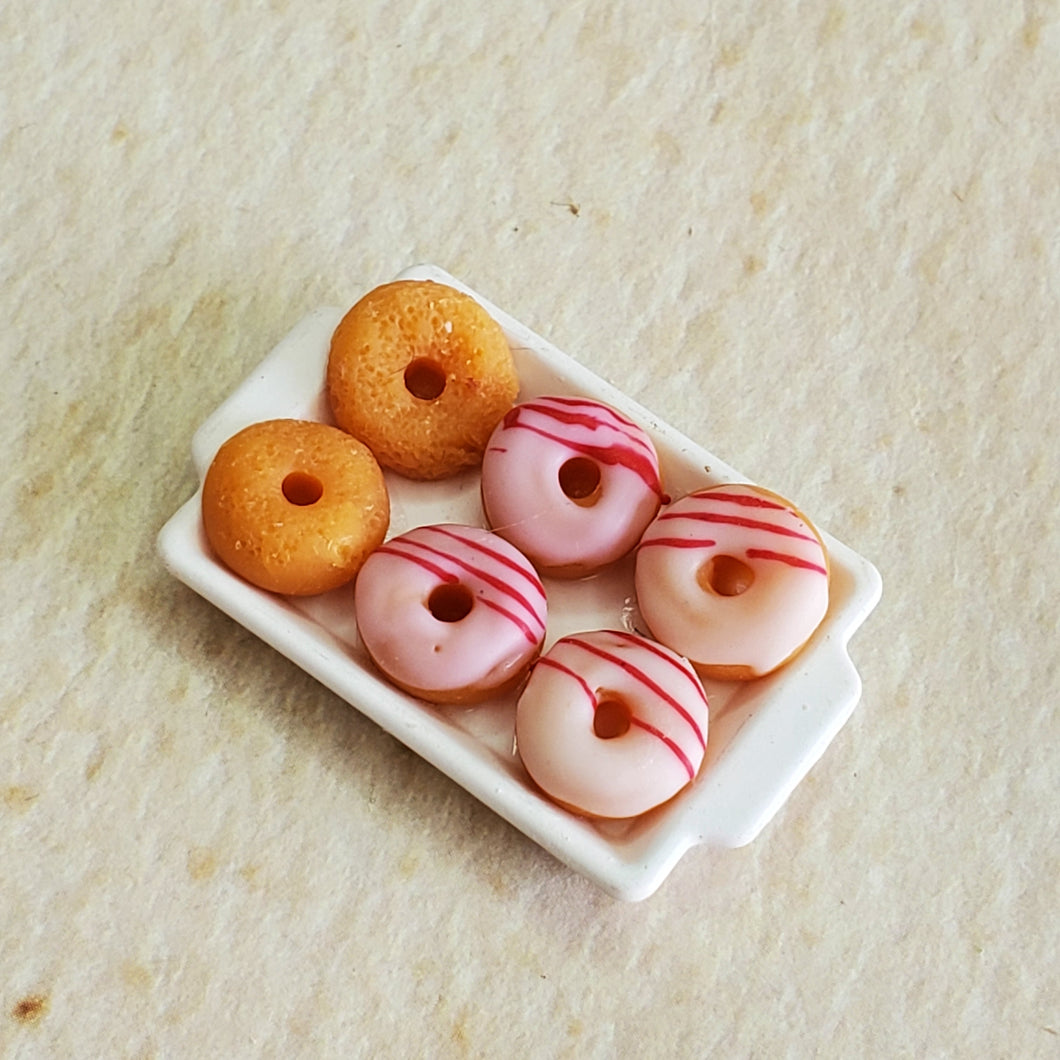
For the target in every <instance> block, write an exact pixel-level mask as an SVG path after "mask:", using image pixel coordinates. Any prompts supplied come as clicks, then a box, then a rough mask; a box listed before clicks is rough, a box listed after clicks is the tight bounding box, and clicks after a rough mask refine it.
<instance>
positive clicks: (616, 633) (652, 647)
mask: <svg viewBox="0 0 1060 1060" xmlns="http://www.w3.org/2000/svg"><path fill="white" fill-rule="evenodd" d="M609 632H610V633H611V635H612V636H613V637H618V638H619V639H620V640H624V641H626V643H627V644H632V645H634V646H635V647H640V648H644V649H646V650H647V651H650V652H651V653H652V655H655V656H656V657H657V658H659V659H662V661H663V662H665V663H669V664H670V665H671V666H672V667H673V668H674V669H675V670H676V671H677V672H678V673H679V674H680V675H681V676H682V677H683V678H684V679H685V680H686V681H687V682H688V683H689V684H690V685H691V686H692V690H693V691H694V692H695V693H696V696H697V697H698V698H699V699H701V700H703V706H705V707H706V708H707V709H708V710H709V709H710V702H709V701H708V699H707V693H706V692H705V691H704V689H703V686H702V685H701V684H700V683H699V680H698V679H697V678H696V676H695V675H694V674H693V673H692V671H691V670H690V669H688V668H687V667H685V666H682V665H681V661H680V660H679V659H675V658H674V656H673V655H671V654H670V653H669V652H667V651H664V650H663V648H662V647H661V646H660V645H658V644H656V643H655V641H653V640H647V639H646V638H645V637H638V636H637V635H636V634H635V633H630V632H628V631H627V630H624V629H612V630H609Z"/></svg>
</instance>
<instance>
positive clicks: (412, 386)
mask: <svg viewBox="0 0 1060 1060" xmlns="http://www.w3.org/2000/svg"><path fill="white" fill-rule="evenodd" d="M405 389H406V390H407V391H408V392H409V393H410V394H411V395H412V396H413V397H414V398H419V399H420V400H421V401H434V399H435V398H438V397H441V395H442V391H443V390H445V369H444V368H443V367H442V366H441V365H440V364H439V363H438V362H437V361H432V360H431V358H430V357H416V358H414V359H413V360H411V361H409V365H408V367H407V368H406V369H405Z"/></svg>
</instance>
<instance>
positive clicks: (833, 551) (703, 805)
mask: <svg viewBox="0 0 1060 1060" xmlns="http://www.w3.org/2000/svg"><path fill="white" fill-rule="evenodd" d="M401 278H410V279H433V280H437V281H440V282H443V283H448V284H450V285H451V286H454V287H458V288H460V289H462V290H465V291H468V293H469V294H471V295H473V296H474V297H475V298H477V299H478V301H479V302H481V303H482V305H483V306H484V307H485V308H486V309H487V310H488V311H489V312H490V313H491V314H492V315H493V317H494V318H495V319H496V320H497V321H498V322H499V323H500V324H501V326H502V327H503V328H504V331H505V333H506V335H507V337H508V342H509V343H510V345H511V347H512V351H513V354H514V356H515V361H516V367H517V369H518V372H519V378H520V384H521V390H520V399H525V398H529V397H534V396H539V395H542V394H546V393H549V394H556V393H567V394H577V395H582V396H591V397H594V398H598V399H600V400H602V401H605V402H607V403H608V404H610V405H612V406H614V407H615V408H617V409H620V410H621V411H623V412H625V413H626V415H628V416H630V417H631V418H632V419H634V420H635V421H637V422H638V423H640V424H641V426H643V427H644V428H645V429H646V430H647V431H648V432H649V434H650V435H651V436H652V439H653V441H654V442H655V445H656V447H657V448H658V451H659V456H660V461H661V465H662V473H663V482H664V486H665V488H666V489H667V491H668V492H669V493H670V494H671V495H672V496H673V497H674V498H675V499H676V498H677V497H680V496H682V495H683V494H685V493H687V492H689V491H690V490H692V489H695V488H697V487H700V486H704V485H709V484H714V483H719V482H731V481H746V480H745V479H744V477H743V476H741V475H739V474H738V473H737V472H736V471H734V470H733V469H732V468H730V467H728V466H727V465H726V464H725V463H723V462H722V461H721V460H719V459H718V458H717V457H716V456H713V455H712V454H711V453H708V452H707V451H706V450H705V449H702V448H701V447H700V446H698V445H696V444H694V443H693V442H691V441H689V440H688V439H687V438H685V437H683V436H682V435H681V434H679V433H678V432H677V431H675V430H673V429H672V428H671V427H669V426H667V425H666V424H665V423H662V422H661V421H660V420H659V419H658V418H657V417H656V416H654V415H653V414H652V413H651V412H649V411H648V410H647V409H645V408H643V407H641V406H640V405H638V404H637V403H636V402H634V401H632V400H631V399H630V398H628V397H627V396H625V395H624V394H622V393H621V392H620V391H619V390H617V389H616V388H615V387H613V386H611V385H610V384H609V383H607V382H605V381H604V380H602V379H600V378H599V377H598V376H596V375H594V374H593V373H592V372H590V371H588V370H587V369H586V368H584V367H582V366H581V365H579V364H578V363H576V362H575V361H573V360H571V359H570V358H569V357H567V356H566V355H565V354H563V353H561V352H560V351H559V350H557V349H556V348H555V347H554V346H552V345H550V344H549V343H548V342H546V341H545V340H544V339H542V338H540V337H539V336H537V335H535V334H534V333H533V332H531V331H530V330H529V329H527V328H526V327H524V326H523V325H522V324H520V323H519V322H518V321H516V320H513V319H512V318H511V317H510V316H508V314H506V313H504V312H503V311H502V310H500V309H498V308H497V307H496V306H493V305H491V304H490V303H489V302H488V301H486V300H485V299H483V298H481V297H480V296H479V295H477V294H476V293H475V292H474V291H470V290H469V289H468V288H467V287H466V286H465V285H464V284H461V283H460V282H459V281H458V280H456V279H454V278H453V277H452V276H449V275H448V274H447V273H445V272H443V271H442V270H440V269H437V268H434V267H433V266H418V267H416V268H413V269H409V270H408V271H406V272H404V273H402V274H401ZM343 312H344V310H342V309H330V308H328V309H319V310H316V311H315V312H313V313H310V314H309V316H307V317H306V318H305V319H303V320H302V321H301V322H300V323H299V324H298V325H297V326H296V327H295V328H294V330H293V331H291V333H290V334H289V335H288V336H287V337H286V338H285V339H283V341H282V342H280V344H279V345H278V346H277V347H276V348H275V349H274V350H273V351H272V352H271V353H270V354H269V355H268V356H267V357H266V358H265V360H264V361H262V362H261V364H260V365H259V366H258V367H257V368H256V369H255V371H254V372H253V373H252V374H251V375H250V377H249V378H247V379H246V380H245V381H244V382H243V383H242V385H240V386H239V388H238V389H237V390H236V391H235V392H234V393H233V394H232V395H231V397H229V398H228V400H227V401H225V402H224V403H223V404H222V405H221V406H220V408H218V409H217V410H216V411H215V412H214V413H213V415H211V416H210V417H209V418H207V419H206V421H205V422H204V423H203V424H202V426H201V427H200V428H199V430H198V431H197V432H196V434H195V436H194V438H193V440H192V457H193V460H194V464H195V468H196V470H197V472H198V475H199V479H200V483H201V480H202V478H203V476H204V475H205V473H206V469H207V468H208V467H209V464H210V461H211V460H212V459H213V456H214V453H216V451H217V449H218V447H219V446H220V445H221V443H222V442H223V441H224V440H225V439H226V438H228V437H229V436H230V435H232V434H234V433H235V432H236V431H238V430H240V429H241V428H242V427H244V426H246V425H247V424H249V423H253V422H255V421H258V420H264V419H270V418H274V417H284V416H287V417H300V418H305V419H319V420H324V421H329V420H330V414H329V411H328V407H327V401H326V399H325V396H324V392H323V380H324V369H325V364H326V361H327V355H328V347H329V342H330V339H331V334H332V332H333V331H334V329H335V327H336V325H337V324H338V322H339V320H340V319H341V317H342V315H343ZM763 484H764V485H768V483H763ZM388 486H389V489H390V497H391V509H392V514H391V525H390V535H391V536H393V535H395V534H399V533H402V532H404V531H405V530H408V529H410V528H412V527H414V526H419V525H423V524H425V523H434V522H462V523H468V524H474V525H479V526H484V525H485V521H484V518H483V514H482V508H481V504H480V500H479V486H478V474H477V472H469V473H466V474H463V475H461V476H458V477H457V478H454V479H449V480H446V481H444V482H439V483H415V482H411V481H409V480H407V479H402V478H400V477H399V476H391V475H388ZM199 505H200V494H199V493H196V494H195V496H194V497H192V498H191V499H190V500H189V501H188V502H187V503H186V504H185V505H184V506H183V507H181V508H180V509H179V510H178V511H177V512H176V514H175V515H174V516H173V517H172V518H171V519H170V520H169V522H167V523H166V525H165V527H164V528H163V529H162V531H161V533H160V534H159V538H158V548H159V552H160V555H161V557H162V559H163V561H164V562H165V564H166V566H167V567H168V568H169V570H170V571H171V572H172V573H173V574H174V575H175V576H176V577H177V578H179V579H180V580H181V581H183V582H185V583H186V584H187V585H189V586H190V587H191V588H192V589H194V590H195V591H196V592H198V593H200V594H201V595H202V596H204V597H205V598H206V599H207V600H209V601H210V602H211V603H213V604H214V605H216V606H217V607H218V608H220V609H221V610H222V611H224V612H226V613H227V614H228V615H230V616H231V617H232V618H234V619H235V620H236V621H237V622H240V623H241V624H242V625H243V626H245V627H246V628H247V629H248V630H250V631H251V632H253V633H255V634H256V635H257V636H259V637H260V638H261V639H262V640H264V641H265V642H266V643H268V644H270V645H271V646H272V647H273V648H275V649H276V650H278V651H280V652H282V653H283V654H284V655H286V656H287V657H288V658H289V659H291V660H292V661H294V662H295V663H297V664H298V665H299V666H300V667H302V668H303V669H304V670H306V671H307V672H308V673H310V674H311V675H312V676H313V677H315V678H316V679H317V680H319V681H321V682H322V683H323V684H325V685H326V686H327V687H328V688H330V689H331V690H332V691H334V692H335V693H336V694H337V695H339V696H341V697H342V698H343V699H344V700H346V701H347V702H348V703H350V704H351V705H352V706H354V707H356V708H357V709H358V710H359V711H361V712H362V713H363V714H365V715H367V716H368V717H369V718H371V719H372V720H373V721H375V722H376V723H378V724H379V725H381V726H382V727H383V728H384V729H385V730H386V731H387V732H389V733H391V734H392V735H393V736H394V737H396V738H397V739H398V740H401V741H402V743H404V744H406V745H407V746H408V747H409V748H411V749H412V750H413V751H415V752H417V753H418V754H420V755H422V756H423V757H424V758H425V759H427V761H429V762H431V763H432V764H433V765H435V766H436V767H437V768H438V769H440V770H441V771H442V772H443V773H445V774H447V775H448V776H449V777H451V778H452V779H453V780H455V781H456V782H457V783H458V784H460V785H462V786H463V787H464V788H465V789H467V791H469V792H470V793H471V794H473V795H474V796H476V797H477V798H479V799H481V800H482V801H483V802H484V803H486V804H487V805H488V806H490V807H492V808H493V809H494V810H495V811H496V812H497V813H498V814H500V815H501V816H502V817H503V818H505V819H506V820H507V821H509V822H510V823H511V824H513V825H514V826H515V827H516V828H518V829H520V830H521V831H522V832H524V833H525V834H526V835H527V836H529V837H530V838H531V839H533V840H534V841H536V842H537V843H539V844H540V845H541V846H542V847H544V848H545V849H546V850H548V851H550V852H551V853H552V854H554V855H555V856H556V857H557V858H558V859H559V860H560V861H562V862H564V863H566V864H567V865H568V866H570V867H571V868H572V869H575V870H576V871H578V872H580V873H582V874H584V875H585V876H586V877H588V878H589V879H591V880H593V881H595V882H596V883H597V884H598V885H599V886H600V887H602V888H603V889H604V890H605V891H607V892H608V893H610V894H612V895H614V896H615V897H618V898H622V899H626V900H638V899H642V898H646V897H647V896H648V895H650V894H652V892H654V891H655V890H656V888H658V886H659V885H660V884H661V883H662V881H663V880H664V879H665V878H666V877H667V875H668V874H669V873H670V871H671V870H672V869H673V867H674V866H675V865H676V864H677V862H678V860H679V859H680V858H681V856H682V855H683V854H684V853H685V851H687V850H688V849H689V848H690V847H692V846H695V845H697V844H708V845H712V846H718V847H736V846H741V845H743V844H745V843H749V842H750V841H751V840H752V839H754V838H755V836H756V835H757V834H758V833H759V832H760V831H761V830H762V828H763V827H764V826H765V825H766V824H767V823H768V822H769V820H770V819H771V818H772V817H773V815H774V814H775V813H776V812H777V810H778V809H779V808H780V807H781V805H782V804H783V803H784V801H785V799H787V797H788V795H789V794H790V793H791V791H792V789H793V788H794V787H795V786H796V785H797V784H798V783H799V781H800V780H801V779H802V778H803V777H804V776H805V775H806V773H807V771H808V770H809V769H810V767H811V766H812V765H813V763H814V762H816V761H817V759H818V758H819V757H820V756H821V755H822V754H823V752H824V750H825V748H826V747H827V746H828V744H829V742H830V741H831V740H832V738H833V737H834V736H835V735H836V733H837V732H838V731H839V729H840V728H841V727H842V726H843V724H844V723H845V722H846V720H847V719H848V718H849V716H850V714H851V713H852V711H853V710H854V707H855V706H856V705H857V702H858V699H859V698H860V694H861V682H860V679H859V677H858V674H857V671H856V670H855V668H854V665H853V663H852V662H851V660H850V658H849V655H848V654H847V644H848V641H849V639H850V637H851V635H852V634H853V632H854V631H855V630H856V629H857V628H858V626H860V625H861V623H862V622H863V621H864V620H865V618H866V617H867V616H868V614H869V612H870V611H871V610H872V609H873V607H875V605H876V603H877V601H878V600H879V597H880V592H881V582H880V576H879V574H878V573H877V571H876V569H875V568H874V567H873V566H872V565H871V564H870V563H869V562H868V561H867V560H865V559H864V558H862V557H861V556H859V555H857V554H856V553H855V552H853V551H851V549H849V548H848V547H847V546H845V545H843V544H841V543H840V542H838V541H836V540H835V539H834V538H832V537H831V536H830V535H828V534H827V533H826V532H824V531H822V534H823V536H824V539H825V542H826V544H827V545H828V548H829V551H830V556H831V564H832V581H831V603H830V607H829V611H828V614H827V616H826V617H825V620H824V622H823V623H822V625H821V627H820V628H819V629H818V631H817V633H816V634H815V635H814V637H813V639H812V641H811V642H810V643H809V645H807V647H806V648H805V649H804V651H803V652H802V653H801V654H800V655H799V656H798V657H797V658H796V660H795V661H794V662H793V663H791V664H789V665H788V666H787V667H785V668H784V669H782V670H781V671H780V672H778V673H776V674H774V675H772V676H770V677H766V678H764V679H761V680H758V681H752V682H748V683H746V684H725V683H714V682H705V685H706V688H707V692H708V694H709V696H710V703H711V720H710V732H709V738H708V745H707V754H706V759H705V760H704V764H703V768H702V771H701V772H700V775H699V777H698V778H697V779H696V780H695V782H694V783H693V784H691V785H690V786H689V787H688V788H687V789H686V790H685V791H684V792H683V793H681V794H680V795H679V796H678V797H677V798H676V799H674V800H672V801H671V802H670V803H668V804H667V805H666V806H664V807H661V808H659V809H657V810H654V811H652V812H651V813H648V814H645V815H644V816H642V817H638V818H635V819H633V820H628V821H617V822H604V823H600V822H596V823H594V822H591V821H588V820H585V819H583V818H581V817H578V816H576V815H574V814H571V813H568V812H567V811H565V810H563V809H560V808H559V807H558V806H556V805H554V804H553V803H551V802H549V801H548V799H546V798H544V797H543V796H542V795H540V794H539V793H538V791H537V790H536V789H535V788H534V786H533V784H532V783H531V782H530V779H529V777H528V775H527V774H526V772H525V770H524V769H523V767H522V765H521V763H520V761H519V758H518V755H517V754H516V753H515V749H514V738H513V733H514V717H515V700H514V697H508V698H504V699H498V700H496V701H494V702H492V703H487V704H484V705H479V706H476V707H472V708H440V707H434V706H431V705H429V704H426V703H424V702H422V701H420V700H417V699H413V698H411V697H409V696H407V695H405V694H403V693H402V692H399V691H398V690H397V689H395V688H393V687H392V686H391V685H389V684H387V682H386V681H385V680H383V679H382V678H381V677H380V676H379V674H378V672H377V671H376V670H375V669H374V668H373V666H372V664H371V663H370V662H369V660H368V657H367V655H366V653H365V652H364V649H363V648H362V646H361V644H360V642H359V639H358V636H357V628H356V623H355V619H354V611H353V593H352V589H350V588H349V587H346V588H342V589H337V590H335V591H333V592H330V593H326V594H324V595H322V596H318V597H310V598H303V599H295V598H290V597H281V596H274V595H271V594H269V593H266V592H263V591H262V590H259V589H256V588H254V587H253V586H251V585H249V584H248V583H246V582H244V581H243V580H241V579H240V578H238V577H236V576H235V575H234V574H232V573H231V572H230V571H229V570H228V569H227V568H226V567H224V566H223V565H221V564H220V563H219V562H218V561H217V560H216V559H215V558H214V557H213V555H212V554H211V552H210V549H209V546H208V545H207V543H206V539H205V536H204V534H203V530H202V521H201V518H200V509H199ZM811 517H812V513H811ZM819 529H820V528H819ZM545 585H546V590H547V593H548V600H549V622H548V630H547V634H546V642H545V646H546V648H547V647H548V646H549V645H551V643H552V642H553V641H555V640H556V639H557V638H558V637H561V636H563V635H564V634H566V633H570V632H574V631H577V630H585V629H593V628H604V627H611V628H620V629H622V628H624V629H638V630H639V631H640V632H644V627H643V624H642V623H641V622H640V620H639V616H638V613H637V609H636V601H635V598H634V592H633V577H632V561H631V560H628V561H626V562H624V563H623V564H620V565H619V566H618V567H617V568H615V569H613V570H610V571H608V572H607V573H605V574H603V575H599V576H597V577H593V578H589V579H586V580H583V581H578V582H562V581H555V580H550V579H546V581H545ZM350 768H351V769H354V768H356V767H355V765H354V764H353V763H351V764H350ZM307 797H308V794H307Z"/></svg>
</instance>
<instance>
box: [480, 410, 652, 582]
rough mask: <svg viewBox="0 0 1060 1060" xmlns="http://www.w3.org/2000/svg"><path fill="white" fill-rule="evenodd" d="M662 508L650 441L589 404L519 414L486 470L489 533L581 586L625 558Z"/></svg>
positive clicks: (502, 429) (496, 437) (505, 425)
mask: <svg viewBox="0 0 1060 1060" xmlns="http://www.w3.org/2000/svg"><path fill="white" fill-rule="evenodd" d="M662 502H663V492H662V486H661V484H660V480H659V458H658V456H657V455H656V452H655V447H654V446H653V445H652V443H651V439H650V438H649V437H648V435H647V434H646V433H645V432H644V431H643V430H641V428H640V427H638V426H637V425H636V424H634V423H632V422H631V421H630V420H628V419H626V417H625V416H623V415H621V414H620V413H618V412H616V411H615V410H614V409H613V408H611V407H610V406H608V405H605V404H603V403H602V402H600V401H592V400H589V399H588V398H579V397H540V398H535V399H534V400H532V401H525V402H523V403H522V404H519V405H516V406H515V407H514V408H513V409H511V410H510V411H509V412H507V413H506V414H505V416H504V418H503V419H502V420H501V422H500V423H499V424H498V425H497V428H496V430H495V431H494V432H493V435H492V437H491V438H490V440H489V444H488V445H487V447H486V453H485V456H484V457H483V460H482V506H483V508H484V509H485V512H486V519H487V521H488V522H489V524H490V526H491V527H493V529H494V531H495V532H496V533H498V534H500V536H501V537H503V538H505V539H506V540H508V541H510V542H511V543H512V544H513V545H515V546H516V547H517V548H518V549H520V550H521V551H522V552H523V553H524V554H525V555H526V556H527V557H528V558H529V559H530V560H531V562H532V563H533V564H534V565H535V566H536V567H537V569H538V570H539V571H540V572H541V573H543V574H549V575H552V576H553V577H559V578H577V577H582V576H583V575H586V574H590V573H592V572H593V571H595V570H598V569H599V568H601V567H604V566H606V565H607V564H609V563H613V562H615V561H616V560H618V559H620V558H621V557H622V556H624V555H626V554H627V553H628V552H630V551H631V550H632V549H633V547H634V546H635V545H636V544H637V541H638V540H639V538H640V536H641V534H642V533H643V531H644V529H645V527H646V526H647V525H648V523H650V522H651V520H652V518H653V517H654V516H655V513H656V512H657V511H658V510H659V505H660V504H661V503H662Z"/></svg>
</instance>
